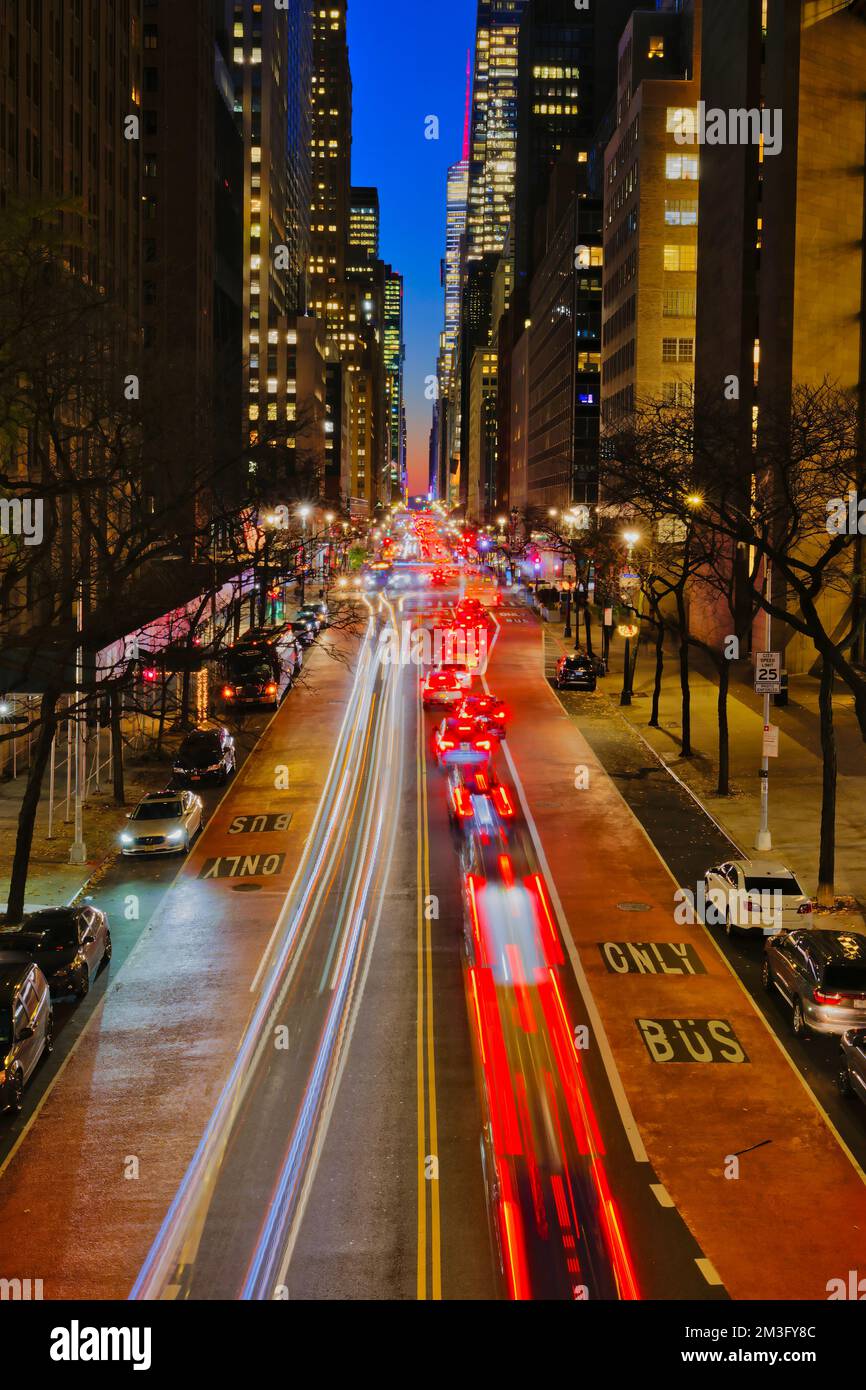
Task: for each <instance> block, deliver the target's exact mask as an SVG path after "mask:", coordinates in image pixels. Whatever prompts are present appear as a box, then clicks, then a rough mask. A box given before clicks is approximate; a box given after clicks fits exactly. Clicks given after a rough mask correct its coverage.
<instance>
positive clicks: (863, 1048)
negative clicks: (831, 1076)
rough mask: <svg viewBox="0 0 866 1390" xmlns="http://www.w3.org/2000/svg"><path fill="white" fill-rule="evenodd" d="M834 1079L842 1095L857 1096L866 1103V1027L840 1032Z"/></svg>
mask: <svg viewBox="0 0 866 1390" xmlns="http://www.w3.org/2000/svg"><path fill="white" fill-rule="evenodd" d="M836 1080H837V1082H838V1085H839V1090H840V1091H841V1092H842V1095H843V1096H857V1097H858V1098H859V1099H860V1100H862V1101H863V1102H864V1104H866V1028H849V1029H848V1032H847V1033H843V1034H842V1042H841V1045H840V1048H839V1070H838V1072H837V1073H836Z"/></svg>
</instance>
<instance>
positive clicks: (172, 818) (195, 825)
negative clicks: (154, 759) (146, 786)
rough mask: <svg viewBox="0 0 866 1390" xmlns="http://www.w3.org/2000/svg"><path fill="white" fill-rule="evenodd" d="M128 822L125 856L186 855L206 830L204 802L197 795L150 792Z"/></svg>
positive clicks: (122, 847) (123, 840) (122, 846)
mask: <svg viewBox="0 0 866 1390" xmlns="http://www.w3.org/2000/svg"><path fill="white" fill-rule="evenodd" d="M127 820H128V822H129V824H128V826H127V828H126V830H123V831H121V835H120V850H121V854H128V855H138V854H186V853H188V851H189V848H190V846H191V844H192V842H193V840H194V839H195V837H196V835H198V834H200V833H201V830H202V828H203V826H204V802H203V801H202V799H201V797H200V796H196V794H195V792H189V791H176V792H148V794H147V796H145V797H143V798H142V800H141V801H140V802H139V803H138V805H137V806H136V808H135V810H134V811H132V812H131V813H130V815H129V816H128V817H127Z"/></svg>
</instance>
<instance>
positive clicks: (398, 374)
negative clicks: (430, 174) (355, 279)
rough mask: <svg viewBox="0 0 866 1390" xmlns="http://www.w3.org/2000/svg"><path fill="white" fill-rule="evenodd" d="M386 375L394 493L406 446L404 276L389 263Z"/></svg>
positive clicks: (401, 479)
mask: <svg viewBox="0 0 866 1390" xmlns="http://www.w3.org/2000/svg"><path fill="white" fill-rule="evenodd" d="M384 351H385V375H386V381H387V389H388V430H389V442H388V466H389V473H390V484H391V495H392V496H394V495H395V494H402V493H403V491H404V486H405V479H404V473H405V450H404V445H403V419H404V411H403V356H404V349H403V276H402V275H400V274H399V273H398V272H397V271H395V270H392V269H391V267H390V266H388V267H387V268H386V271H385V324H384Z"/></svg>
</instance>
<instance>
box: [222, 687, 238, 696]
mask: <svg viewBox="0 0 866 1390" xmlns="http://www.w3.org/2000/svg"><path fill="white" fill-rule="evenodd" d="M234 694H235V692H234V690H233V689H232V687H231V686H230V685H226V686H224V687H223V699H224V700H233V699H234Z"/></svg>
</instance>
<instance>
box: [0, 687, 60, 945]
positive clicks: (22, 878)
mask: <svg viewBox="0 0 866 1390" xmlns="http://www.w3.org/2000/svg"><path fill="white" fill-rule="evenodd" d="M59 699H60V692H59V691H58V690H48V691H46V692H45V694H44V695H43V696H42V704H41V707H40V723H39V733H38V734H37V736H36V747H35V750H34V754H33V761H32V763H31V765H30V770H29V772H28V774H27V786H26V787H25V789H24V798H23V800H22V802H21V811H20V813H19V816H18V833H17V835H16V837H15V856H14V858H13V860H12V874H11V877H10V880H9V902H8V905H7V908H6V920H7V922H10V923H17V922H20V921H21V919H22V917H23V916H24V901H25V897H26V893H27V876H28V873H29V871H30V854H31V851H32V849H33V835H34V831H35V829H36V813H37V811H38V809H39V800H40V797H41V796H42V783H43V780H44V777H45V769H46V768H47V766H48V760H49V758H50V757H51V744H52V742H53V740H54V735H55V733H56V732H57V701H58V700H59Z"/></svg>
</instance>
